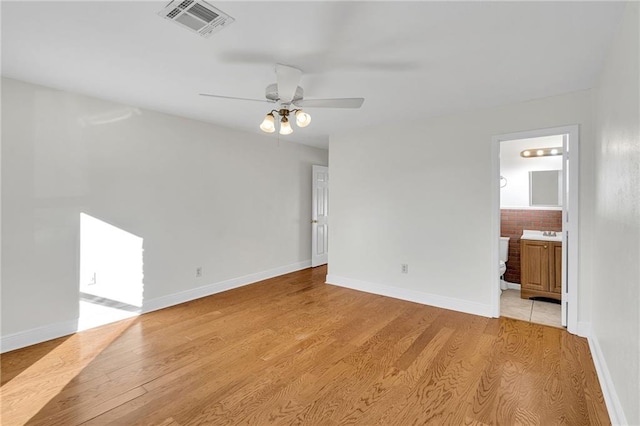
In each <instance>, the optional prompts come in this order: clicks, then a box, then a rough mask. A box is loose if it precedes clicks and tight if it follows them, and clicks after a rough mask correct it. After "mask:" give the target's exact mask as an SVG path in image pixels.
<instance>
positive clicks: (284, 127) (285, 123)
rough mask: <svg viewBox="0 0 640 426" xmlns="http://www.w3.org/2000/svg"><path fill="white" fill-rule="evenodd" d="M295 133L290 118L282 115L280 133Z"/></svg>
mask: <svg viewBox="0 0 640 426" xmlns="http://www.w3.org/2000/svg"><path fill="white" fill-rule="evenodd" d="M291 133H293V129H292V128H291V124H289V119H288V118H287V117H282V120H281V121H280V134H281V135H290V134H291Z"/></svg>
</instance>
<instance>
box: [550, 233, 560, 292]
mask: <svg viewBox="0 0 640 426" xmlns="http://www.w3.org/2000/svg"><path fill="white" fill-rule="evenodd" d="M549 266H550V267H551V269H550V270H549V291H551V292H553V293H558V294H561V293H562V243H555V242H552V243H551V244H550V245H549Z"/></svg>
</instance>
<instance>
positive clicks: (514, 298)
mask: <svg viewBox="0 0 640 426" xmlns="http://www.w3.org/2000/svg"><path fill="white" fill-rule="evenodd" d="M500 315H501V316H503V317H509V318H515V319H519V320H523V321H529V322H535V323H536V324H544V325H550V326H553V327H562V323H561V322H560V315H561V308H560V305H558V304H555V303H549V302H540V301H537V300H536V301H534V300H527V299H521V298H520V290H512V289H509V290H505V291H503V292H502V295H501V296H500Z"/></svg>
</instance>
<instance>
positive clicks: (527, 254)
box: [520, 240, 549, 291]
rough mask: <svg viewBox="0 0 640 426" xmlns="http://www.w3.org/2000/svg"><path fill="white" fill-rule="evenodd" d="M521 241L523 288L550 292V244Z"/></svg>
mask: <svg viewBox="0 0 640 426" xmlns="http://www.w3.org/2000/svg"><path fill="white" fill-rule="evenodd" d="M520 241H521V242H522V244H521V253H520V258H521V259H522V260H521V267H522V283H521V284H522V286H523V287H524V288H525V289H528V290H537V291H549V248H548V245H549V244H548V243H547V242H546V241H530V240H520Z"/></svg>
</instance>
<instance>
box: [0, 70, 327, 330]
mask: <svg viewBox="0 0 640 426" xmlns="http://www.w3.org/2000/svg"><path fill="white" fill-rule="evenodd" d="M123 113H129V115H131V117H130V118H127V119H123V120H120V121H113V120H112V119H113V118H114V117H118V116H122V115H123ZM105 121H112V122H108V123H104V124H96V123H98V122H105ZM91 123H94V124H91ZM313 164H321V165H326V164H327V151H326V150H320V149H315V148H311V147H308V146H304V145H300V144H295V143H291V142H287V141H286V140H285V139H284V138H283V139H282V140H281V141H280V142H279V143H278V141H277V139H275V138H273V137H267V136H261V135H254V134H248V133H241V132H237V131H233V130H229V129H224V128H220V127H215V126H213V125H210V124H206V123H202V122H197V121H193V120H188V119H184V118H179V117H174V116H169V115H165V114H160V113H156V112H153V111H146V110H141V111H140V110H136V109H134V108H132V107H127V106H123V105H116V104H113V103H111V102H106V101H102V100H98V99H93V98H89V97H85V96H79V95H76V94H72V93H66V92H60V91H56V90H53V89H49V88H45V87H41V86H35V85H31V84H27V83H22V82H18V81H15V80H9V79H3V80H2V231H3V234H2V336H3V337H5V336H7V335H12V334H15V333H21V332H25V331H28V330H30V329H36V328H38V327H50V326H52V325H55V324H60V323H67V322H69V321H73V320H74V319H76V318H77V316H78V284H79V282H78V279H79V275H78V274H79V264H78V261H79V240H80V236H79V228H80V213H81V212H84V213H87V214H89V215H91V216H93V217H95V218H98V219H100V220H102V221H105V222H107V223H109V224H112V225H114V226H117V227H118V228H120V229H122V230H125V231H127V232H130V233H132V234H134V235H137V236H140V237H142V238H143V239H144V241H143V245H144V299H145V303H147V302H148V301H153V300H158V299H161V298H163V297H164V298H165V299H166V297H168V296H171V295H174V294H177V293H180V292H185V291H186V292H188V291H190V290H192V289H194V288H200V287H202V286H206V285H209V284H213V283H219V282H222V281H225V280H230V279H234V278H238V277H244V276H247V275H250V274H257V273H262V272H265V271H274V270H283V268H284V269H287V268H296V267H302V266H304V265H308V262H309V260H310V257H311V252H310V245H311V237H310V235H311V228H310V218H311V204H310V203H311V166H312V165H313ZM198 266H201V267H202V268H203V277H202V278H196V277H195V268H196V267H198Z"/></svg>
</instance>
